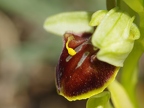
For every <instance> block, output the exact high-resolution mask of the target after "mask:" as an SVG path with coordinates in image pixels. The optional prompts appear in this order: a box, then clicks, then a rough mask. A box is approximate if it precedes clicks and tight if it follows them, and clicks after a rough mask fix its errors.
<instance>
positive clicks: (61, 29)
mask: <svg viewBox="0 0 144 108" xmlns="http://www.w3.org/2000/svg"><path fill="white" fill-rule="evenodd" d="M90 18H91V13H88V12H84V11H83V12H67V13H60V14H57V15H54V16H51V17H48V18H47V19H46V21H45V23H44V28H45V30H47V31H48V32H51V33H54V34H56V35H60V36H63V35H64V33H66V32H72V33H73V32H74V33H76V34H79V33H83V32H93V27H91V26H89V22H90Z"/></svg>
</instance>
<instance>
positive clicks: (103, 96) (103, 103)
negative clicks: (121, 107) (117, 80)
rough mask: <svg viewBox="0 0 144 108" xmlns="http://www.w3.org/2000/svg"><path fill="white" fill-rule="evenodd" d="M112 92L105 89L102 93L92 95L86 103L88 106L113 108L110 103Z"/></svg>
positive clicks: (91, 107)
mask: <svg viewBox="0 0 144 108" xmlns="http://www.w3.org/2000/svg"><path fill="white" fill-rule="evenodd" d="M109 99H110V92H109V91H104V92H102V93H100V94H97V95H94V96H92V97H90V98H89V99H88V101H87V103H86V108H112V106H111V104H110V103H109Z"/></svg>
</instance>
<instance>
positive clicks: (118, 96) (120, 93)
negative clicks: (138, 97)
mask: <svg viewBox="0 0 144 108" xmlns="http://www.w3.org/2000/svg"><path fill="white" fill-rule="evenodd" d="M108 89H109V91H110V92H111V99H112V102H113V104H114V106H115V108H134V106H133V104H132V102H131V101H130V99H129V97H128V95H127V92H126V91H125V89H124V88H123V86H122V85H121V84H120V83H118V82H117V81H116V80H115V81H114V82H112V83H111V84H110V85H109V86H108Z"/></svg>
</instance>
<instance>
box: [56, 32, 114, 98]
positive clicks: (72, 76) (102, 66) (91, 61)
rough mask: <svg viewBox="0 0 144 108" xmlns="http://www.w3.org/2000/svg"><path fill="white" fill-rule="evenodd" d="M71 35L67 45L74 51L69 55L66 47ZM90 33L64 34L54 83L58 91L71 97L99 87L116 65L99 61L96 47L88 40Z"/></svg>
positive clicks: (107, 78) (112, 72)
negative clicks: (74, 52)
mask: <svg viewBox="0 0 144 108" xmlns="http://www.w3.org/2000/svg"><path fill="white" fill-rule="evenodd" d="M70 36H73V38H74V39H72V40H71V41H70V42H69V44H68V46H69V47H70V48H72V49H74V50H75V51H76V54H75V55H73V56H71V55H70V54H69V53H68V50H67V49H66V42H67V41H68V38H70ZM90 38H91V34H86V33H85V34H81V35H79V36H78V35H75V34H71V33H66V34H65V35H64V47H63V51H62V54H61V56H60V59H59V62H58V65H57V67H56V85H57V90H58V92H63V94H64V95H65V96H68V97H73V96H78V95H81V94H83V93H87V92H89V91H91V90H93V89H98V88H101V87H102V86H103V85H104V84H105V83H106V82H107V80H109V79H110V78H111V76H112V75H113V74H114V72H115V70H116V67H115V66H113V65H110V64H108V63H105V62H102V61H99V60H98V59H97V57H96V54H97V52H98V51H99V50H98V49H96V48H94V47H93V45H92V44H91V41H90Z"/></svg>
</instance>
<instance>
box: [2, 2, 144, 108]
mask: <svg viewBox="0 0 144 108" xmlns="http://www.w3.org/2000/svg"><path fill="white" fill-rule="evenodd" d="M99 9H106V2H105V0H0V108H85V104H86V100H81V101H75V102H69V101H67V100H66V99H65V98H63V97H62V96H59V95H58V94H57V92H56V88H55V66H56V64H57V61H58V58H59V55H60V53H61V50H62V37H59V36H55V35H53V34H51V33H48V32H46V31H45V30H44V29H43V23H44V21H45V20H46V18H47V17H49V16H51V15H54V14H57V13H60V12H68V11H83V10H84V11H91V12H94V11H96V10H99ZM143 65H144V57H143V58H141V60H140V65H139V68H140V72H139V75H138V79H139V81H138V85H137V97H138V101H139V104H140V107H141V108H144V105H143V101H144V66H143Z"/></svg>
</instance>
